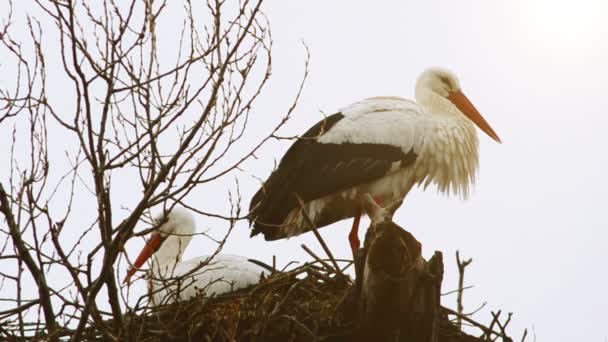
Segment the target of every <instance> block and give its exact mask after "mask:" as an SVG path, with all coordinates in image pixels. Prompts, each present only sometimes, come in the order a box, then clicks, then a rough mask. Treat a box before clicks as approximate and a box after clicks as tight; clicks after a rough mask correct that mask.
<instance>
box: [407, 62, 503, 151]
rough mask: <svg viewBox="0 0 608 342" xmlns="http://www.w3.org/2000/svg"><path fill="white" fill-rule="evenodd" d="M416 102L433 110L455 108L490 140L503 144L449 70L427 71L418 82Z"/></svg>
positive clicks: (432, 69) (434, 69)
mask: <svg viewBox="0 0 608 342" xmlns="http://www.w3.org/2000/svg"><path fill="white" fill-rule="evenodd" d="M416 101H418V102H419V103H421V104H423V105H427V106H429V107H431V108H433V107H439V108H443V107H444V106H443V104H448V106H451V107H453V108H454V107H455V109H457V110H458V112H460V113H462V114H463V115H464V116H466V117H467V118H468V119H469V120H471V121H472V122H473V123H474V124H475V125H477V127H479V129H481V130H482V131H483V132H484V133H486V134H487V135H488V136H489V137H490V138H492V139H494V140H495V141H497V142H499V143H500V142H501V141H500V138H499V137H498V135H497V134H496V132H494V130H493V129H492V127H490V125H489V124H488V123H487V122H486V120H485V119H484V118H483V116H481V114H480V113H479V111H477V109H476V108H475V106H473V104H472V103H471V101H469V99H468V98H467V97H466V96H465V95H464V93H463V92H462V89H461V87H460V81H459V80H458V77H456V75H455V74H454V73H452V72H451V71H449V70H446V69H442V68H430V69H427V70H425V71H424V72H423V73H422V74H421V75H420V76H419V77H418V81H417V82H416Z"/></svg>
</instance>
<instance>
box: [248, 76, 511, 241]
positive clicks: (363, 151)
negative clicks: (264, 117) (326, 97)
mask: <svg viewBox="0 0 608 342" xmlns="http://www.w3.org/2000/svg"><path fill="white" fill-rule="evenodd" d="M474 125H477V127H479V128H480V129H481V130H482V131H484V132H485V133H486V134H487V135H488V136H490V137H491V138H492V139H494V140H496V141H497V142H499V143H500V138H499V137H498V135H497V134H496V133H495V132H494V130H493V129H492V128H491V127H490V125H489V124H488V123H487V122H486V121H485V119H484V118H483V117H482V116H481V114H480V113H479V112H478V111H477V109H475V107H474V106H473V104H472V103H471V102H470V101H469V100H468V99H467V97H466V96H465V95H464V94H463V92H462V90H461V88H460V82H459V81H458V78H457V77H456V76H455V75H454V74H453V73H452V72H450V71H448V70H445V69H440V68H431V69H428V70H426V71H424V72H423V73H422V74H421V75H420V76H419V77H418V80H417V82H416V102H414V101H411V100H407V99H403V98H400V97H373V98H369V99H365V100H363V101H360V102H356V103H354V104H352V105H350V106H348V107H346V108H343V109H342V110H340V111H339V112H338V113H336V114H333V115H331V116H328V117H326V118H325V119H324V120H322V121H320V122H318V123H317V124H316V125H314V126H313V127H311V128H310V129H309V130H308V131H307V132H306V133H304V135H303V136H302V138H301V139H299V140H298V141H296V142H295V143H294V144H293V145H292V146H291V147H290V148H289V150H288V151H287V152H286V153H285V155H284V156H283V158H282V160H281V162H280V164H279V166H278V168H277V169H276V170H275V171H274V172H273V173H272V174H271V175H270V177H269V178H268V180H266V182H264V184H263V186H262V187H261V189H260V190H259V191H258V192H257V193H256V194H255V196H254V197H253V199H252V200H251V205H250V211H251V216H250V218H251V221H252V224H253V230H252V233H251V235H252V236H253V235H256V234H259V233H262V234H263V235H264V237H265V238H266V240H276V239H282V238H286V237H291V236H294V235H298V234H301V233H304V232H306V231H308V230H310V229H311V228H310V227H309V226H308V225H307V223H306V221H305V220H304V217H303V215H302V213H301V210H300V207H299V205H298V202H297V199H296V194H297V195H298V196H299V197H300V198H302V200H303V201H304V203H305V210H306V212H307V213H308V214H309V216H310V218H311V219H312V221H313V223H314V224H315V225H316V226H317V227H318V228H320V227H323V226H327V225H329V224H331V223H334V222H337V221H339V220H342V219H345V218H349V217H354V218H355V220H354V223H353V226H352V229H351V232H350V234H349V241H350V244H351V248H352V249H353V253H354V252H355V251H356V250H357V249H358V248H359V239H358V226H359V219H360V215H361V209H362V208H361V198H362V196H363V195H365V194H366V193H369V194H371V195H372V196H373V197H374V198H375V199H376V201H378V202H379V203H385V204H389V203H392V202H402V201H403V199H404V198H405V196H406V195H407V193H408V192H409V191H410V189H411V188H412V187H413V186H414V185H416V184H420V185H423V187H424V188H426V187H427V186H428V185H429V184H435V185H436V186H437V187H438V189H439V191H440V192H442V193H446V194H450V193H451V194H460V195H461V196H462V197H463V198H466V197H467V195H468V189H469V186H470V185H471V184H472V183H473V182H474V180H475V174H476V171H477V167H478V141H477V133H476V130H475V126H474Z"/></svg>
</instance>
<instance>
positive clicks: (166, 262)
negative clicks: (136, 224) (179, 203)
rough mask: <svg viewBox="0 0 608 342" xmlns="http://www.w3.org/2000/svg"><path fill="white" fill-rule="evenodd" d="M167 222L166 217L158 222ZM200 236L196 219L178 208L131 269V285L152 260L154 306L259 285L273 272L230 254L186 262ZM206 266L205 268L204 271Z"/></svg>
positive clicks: (244, 258) (151, 281)
mask: <svg viewBox="0 0 608 342" xmlns="http://www.w3.org/2000/svg"><path fill="white" fill-rule="evenodd" d="M162 221H164V216H163V215H161V216H159V217H157V218H156V222H157V223H159V222H162ZM194 234H196V229H195V225H194V218H193V217H192V215H191V214H190V213H189V212H188V211H186V210H184V209H181V208H174V209H173V210H172V211H171V212H170V213H169V214H168V215H167V218H166V222H164V223H163V224H162V225H161V226H160V227H159V228H158V230H157V231H154V232H153V233H152V234H151V236H150V239H149V240H148V241H147V243H146V245H145V246H144V248H143V249H142V251H141V253H140V254H139V256H138V257H137V259H136V260H135V262H134V263H133V267H132V268H131V269H129V271H128V272H127V275H126V277H125V280H124V282H125V283H128V282H129V281H130V279H131V277H132V276H133V275H134V274H135V272H137V270H139V268H140V267H141V266H142V265H143V264H144V263H145V262H146V260H148V259H149V258H150V257H152V264H151V275H150V283H149V289H150V294H151V300H152V304H153V305H162V304H168V303H173V302H177V301H181V300H185V299H189V298H192V297H194V296H196V295H198V294H200V293H204V294H205V296H213V295H219V294H222V293H227V292H231V291H235V290H238V289H241V288H245V287H248V286H250V285H254V284H257V283H258V282H259V280H260V277H261V276H262V275H267V274H268V273H269V270H268V269H266V268H264V267H262V266H260V264H259V263H255V261H252V260H250V259H248V258H246V257H243V256H238V255H230V254H217V255H215V256H213V257H211V256H202V257H197V258H193V259H189V260H186V261H182V255H183V254H184V251H185V250H186V247H188V245H189V244H190V240H192V236H193V235H194ZM201 264H204V267H201Z"/></svg>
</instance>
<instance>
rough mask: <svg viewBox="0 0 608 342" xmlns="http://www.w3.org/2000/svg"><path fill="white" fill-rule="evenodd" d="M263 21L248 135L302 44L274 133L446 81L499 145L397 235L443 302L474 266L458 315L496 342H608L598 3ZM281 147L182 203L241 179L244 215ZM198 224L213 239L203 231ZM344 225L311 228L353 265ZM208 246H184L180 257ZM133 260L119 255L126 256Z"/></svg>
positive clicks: (601, 12)
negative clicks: (436, 69) (299, 92)
mask: <svg viewBox="0 0 608 342" xmlns="http://www.w3.org/2000/svg"><path fill="white" fill-rule="evenodd" d="M265 12H266V14H267V15H268V17H269V20H270V23H271V27H272V32H273V39H274V53H273V62H274V66H273V76H272V79H271V82H270V84H269V86H268V87H267V88H266V90H265V93H264V95H263V96H262V98H261V99H260V101H259V102H258V104H257V107H256V109H255V113H254V115H256V120H255V121H252V122H253V124H252V125H254V126H255V127H252V128H253V129H259V130H260V131H261V130H263V129H268V128H269V127H270V125H271V124H272V123H274V122H276V120H278V119H279V117H280V115H281V114H282V113H283V112H284V111H285V109H286V108H287V106H288V105H289V103H290V102H291V101H292V99H293V96H294V94H295V91H296V88H297V82H298V81H299V79H300V78H301V75H302V70H303V61H304V57H305V51H304V48H303V46H302V41H304V42H305V43H306V44H307V45H308V46H309V48H310V51H311V55H312V56H311V63H310V77H309V79H308V82H307V84H306V86H305V88H304V92H303V96H302V98H301V101H300V104H299V106H298V107H297V109H296V111H295V114H294V119H293V121H292V122H290V124H289V125H288V127H287V129H286V130H285V131H284V135H295V134H299V133H302V132H304V131H305V130H306V129H307V128H308V127H309V126H310V125H312V124H313V123H315V122H316V121H318V120H319V119H320V118H321V117H322V116H321V114H320V113H321V111H323V112H325V113H329V114H330V113H333V112H335V111H336V110H337V109H339V108H340V107H343V106H345V105H348V104H350V103H352V102H354V101H357V100H359V99H362V98H365V97H371V96H378V95H396V96H403V97H407V98H412V97H413V93H414V82H415V80H416V77H417V76H418V74H419V73H420V72H422V71H423V70H424V69H425V68H427V67H429V66H441V67H446V68H449V69H451V70H452V71H454V72H455V73H456V74H457V75H458V76H459V77H460V81H461V84H462V87H463V90H464V92H465V93H466V94H467V96H468V97H469V98H470V99H471V101H472V102H473V103H474V104H475V105H476V107H477V108H478V109H479V111H480V112H481V113H482V114H483V115H484V116H485V118H486V119H487V120H488V122H489V123H490V124H491V125H492V127H493V128H494V129H495V130H496V132H497V133H498V134H499V136H500V137H501V139H502V141H503V144H502V145H499V144H496V143H495V142H494V141H492V140H491V139H489V138H488V137H487V136H485V135H482V134H480V135H479V136H480V149H481V152H480V154H481V158H480V165H481V167H480V171H479V177H478V181H477V184H476V186H475V189H474V191H473V192H472V195H471V196H470V199H469V200H467V201H463V200H461V199H458V198H448V197H445V196H443V195H439V194H438V193H437V191H436V190H435V189H434V188H429V189H427V190H426V191H421V190H420V189H416V190H414V191H412V192H411V193H410V194H409V195H408V197H407V199H406V201H405V203H404V205H403V206H402V207H401V209H399V211H398V212H397V214H396V215H395V218H394V219H395V222H397V223H398V224H400V225H401V226H402V227H404V228H405V229H407V230H409V231H410V232H412V233H413V234H414V235H415V236H416V238H417V239H418V240H419V241H420V242H421V243H422V245H423V254H424V256H425V257H430V256H431V255H432V254H433V251H435V250H441V251H443V252H444V257H445V260H444V262H445V265H446V277H445V279H444V283H443V284H444V285H443V291H444V292H447V291H449V290H453V289H454V288H455V287H456V284H457V283H456V281H457V270H456V265H455V260H454V252H455V250H456V249H459V250H460V251H461V254H462V255H463V256H465V257H472V258H473V263H472V265H471V266H470V267H469V268H468V269H467V273H466V279H465V282H466V285H474V288H472V289H470V290H467V291H466V293H465V301H464V303H465V311H467V310H473V309H476V308H477V307H478V306H479V305H480V304H481V303H483V302H487V303H488V304H487V306H486V307H485V308H484V309H483V310H481V312H480V313H478V314H477V315H476V316H475V317H476V319H478V320H479V321H481V322H484V323H489V321H490V317H491V315H490V312H489V310H499V309H502V311H503V312H513V313H514V317H513V319H512V322H511V323H510V328H509V331H510V333H511V334H512V335H513V337H514V338H515V339H519V338H520V337H521V334H522V333H523V330H524V328H528V330H529V336H530V337H531V336H532V331H531V329H532V328H534V331H535V334H536V336H537V340H538V341H605V340H606V339H608V315H606V311H605V308H606V307H608V294H607V292H606V289H607V288H608V268H606V267H605V265H604V262H605V261H606V260H608V249H607V248H606V245H607V244H608V218H606V215H605V214H606V211H607V210H608V204H607V199H606V197H607V195H608V180H607V178H606V172H607V171H608V152H606V150H607V148H608V134H606V132H605V130H606V127H608V111H607V110H606V109H605V108H607V107H608V96H606V91H607V90H608V63H606V61H607V60H608V21H606V20H605V19H606V16H607V15H608V3H607V2H605V1H602V0H580V1H566V0H553V1H549V0H529V1H524V0H518V1H501V2H490V1H484V0H476V1H475V0H471V1H448V0H444V1H425V2H416V3H415V4H414V3H413V2H409V3H408V2H403V1H352V0H351V1H297V2H296V1H279V0H273V1H268V2H267V3H266V4H265ZM175 20H178V21H179V18H177V19H175ZM58 88H60V87H58ZM1 129H2V132H3V133H2V134H5V132H7V129H6V128H5V127H1ZM50 134H52V132H51V133H50ZM51 137H52V136H51ZM4 142H6V140H5V138H2V143H4ZM62 143H63V144H65V143H66V142H55V144H62ZM288 145H289V142H284V141H281V142H277V141H273V142H271V143H269V144H268V145H267V146H266V147H265V148H264V149H263V150H262V151H260V152H259V153H258V154H257V155H258V157H259V159H258V160H255V161H253V162H251V163H249V164H248V169H247V172H246V173H243V174H238V175H233V176H232V177H228V178H226V179H225V180H223V181H222V182H219V183H218V184H215V185H214V186H207V187H206V188H205V189H201V190H200V191H197V192H194V193H193V194H192V196H191V197H190V199H189V203H190V204H192V205H194V206H197V207H200V208H201V209H206V210H210V211H211V210H216V211H223V210H226V207H225V205H224V203H225V201H224V198H225V195H226V192H227V190H226V188H227V187H230V186H232V185H233V184H234V178H235V177H238V178H239V181H240V184H241V186H242V188H241V192H242V195H243V198H244V205H245V206H248V204H249V200H250V198H251V196H252V195H253V194H254V193H255V191H256V190H257V187H258V186H259V183H258V182H257V181H256V180H255V179H254V178H252V177H250V176H248V174H254V175H255V176H257V177H260V178H266V177H267V176H268V174H269V172H270V170H271V169H272V167H273V165H274V161H275V160H278V159H280V157H281V156H282V154H283V153H284V152H285V150H286V148H287V147H288ZM58 146H60V145H58ZM59 149H60V147H59ZM2 151H3V153H5V151H6V150H5V149H4V147H3V149H2ZM5 165H6V164H5ZM6 167H7V166H2V181H3V182H4V181H5V179H6V178H5V175H6V171H7V170H6V169H5V168H6ZM113 195H114V196H115V201H116V203H115V204H116V206H117V208H119V207H120V205H121V204H124V205H126V206H128V205H129V204H131V203H130V202H129V200H128V199H129V198H136V196H137V194H132V193H129V189H128V187H126V188H122V187H121V188H119V189H116V190H115V191H114V193H113ZM121 198H125V200H124V203H121V202H120V201H121V200H120V199H121ZM83 205H84V204H83ZM91 215H92V214H91ZM91 215H88V217H87V219H86V220H85V219H83V220H84V222H90V221H89V218H90V217H92V216H91ZM119 219H120V218H117V220H119ZM197 223H198V224H199V226H200V227H201V228H203V227H204V228H208V229H210V230H211V231H213V228H212V223H210V222H208V221H206V219H205V218H203V217H197ZM366 224H367V221H364V224H363V225H364V226H366ZM350 225H351V221H350V220H349V221H343V222H340V223H337V224H335V225H333V226H331V227H328V228H324V229H323V230H321V233H322V234H323V236H324V238H325V240H326V241H327V242H328V244H329V245H330V248H331V249H332V250H333V251H334V253H335V254H336V256H337V257H344V258H347V257H350V249H349V245H348V241H347V235H348V231H349V229H350ZM141 228H144V227H141ZM362 234H363V232H362ZM217 235H221V232H220V233H218V234H217ZM300 244H306V245H308V246H309V247H311V248H313V250H315V251H317V252H318V253H319V254H322V251H321V249H320V247H319V245H318V243H317V242H316V240H315V238H314V237H313V236H312V235H311V234H306V235H302V236H299V237H295V238H292V239H290V240H284V241H276V242H265V241H264V240H263V239H262V238H261V237H256V238H254V239H250V238H249V230H248V227H247V225H246V224H245V222H242V223H241V224H240V225H239V226H238V227H237V229H236V230H235V232H234V233H233V236H232V237H231V238H230V240H229V242H228V244H227V246H226V247H225V249H224V251H225V252H229V253H233V254H242V255H247V256H250V257H254V258H258V259H260V260H263V261H266V262H269V261H270V260H271V258H272V255H276V256H277V258H278V260H279V262H281V263H285V262H287V261H290V260H308V259H309V257H308V255H307V254H305V252H304V251H302V250H301V248H300ZM211 246H212V245H211V244H209V243H208V242H206V241H204V239H203V238H202V237H197V238H196V239H195V241H193V243H192V245H191V246H190V248H189V250H188V251H187V252H186V256H187V257H194V256H198V255H202V254H205V253H208V252H209V249H210V248H211ZM140 247H141V243H139V244H138V243H137V242H132V243H131V244H129V245H127V249H128V250H129V251H130V253H137V252H138V248H140ZM122 272H124V270H123V271H122ZM123 274H124V273H123ZM136 286H139V287H140V288H139V289H140V290H141V291H143V290H145V285H144V284H143V283H142V284H138V285H136ZM443 304H444V305H446V306H450V307H455V297H454V296H446V297H443Z"/></svg>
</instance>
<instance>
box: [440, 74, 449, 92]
mask: <svg viewBox="0 0 608 342" xmlns="http://www.w3.org/2000/svg"><path fill="white" fill-rule="evenodd" d="M439 79H440V80H441V83H443V84H444V85H445V86H446V87H448V89H450V88H451V87H452V82H450V78H449V77H447V76H439Z"/></svg>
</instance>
